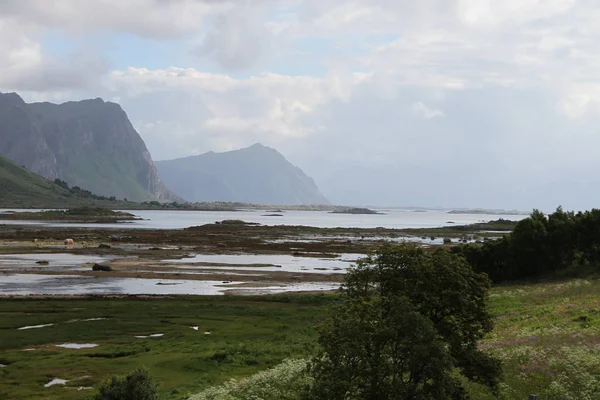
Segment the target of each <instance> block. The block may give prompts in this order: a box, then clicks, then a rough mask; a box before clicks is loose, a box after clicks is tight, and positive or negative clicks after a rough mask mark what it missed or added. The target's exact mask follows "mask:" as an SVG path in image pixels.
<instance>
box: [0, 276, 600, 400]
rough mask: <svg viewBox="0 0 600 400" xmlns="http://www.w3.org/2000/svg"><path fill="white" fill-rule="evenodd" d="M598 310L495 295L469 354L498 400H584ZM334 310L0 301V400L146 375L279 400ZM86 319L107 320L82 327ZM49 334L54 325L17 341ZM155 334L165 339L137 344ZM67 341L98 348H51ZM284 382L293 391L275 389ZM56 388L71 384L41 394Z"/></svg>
mask: <svg viewBox="0 0 600 400" xmlns="http://www.w3.org/2000/svg"><path fill="white" fill-rule="evenodd" d="M599 299H600V281H598V280H596V279H575V280H565V281H556V282H545V283H531V284H511V285H501V286H497V287H493V288H492V289H491V291H490V296H489V306H490V312H491V315H492V316H493V318H494V329H493V330H492V331H491V332H490V333H489V334H488V335H486V336H485V337H484V338H483V340H482V341H481V342H480V345H479V346H480V348H482V349H483V350H484V351H485V352H486V353H488V354H492V355H494V356H495V357H496V358H498V359H499V360H501V361H502V366H503V371H504V373H503V380H502V382H501V383H500V384H499V393H500V396H499V397H498V398H500V399H505V400H511V399H527V397H528V395H529V394H531V393H534V394H537V395H538V396H539V398H540V399H543V400H558V399H562V398H568V399H586V398H588V399H593V398H594V397H593V396H594V394H595V393H598V392H600V379H599V378H598V376H600V362H599V361H598V360H600V354H598V351H599V350H598V347H597V344H598V337H599V336H600V313H599V312H598V310H599V309H600V300H599ZM336 302H337V299H336V297H335V296H332V295H326V294H322V295H308V294H305V295H302V294H298V295H291V294H286V295H276V296H261V297H230V296H220V297H201V296H197V297H192V296H190V297H175V298H174V297H152V298H127V297H123V298H101V297H97V298H93V297H87V298H73V299H58V298H57V299H3V300H2V302H0V364H3V365H6V367H4V368H0V398H7V399H13V398H14V399H18V398H48V399H67V400H68V399H85V398H87V396H88V395H89V393H87V394H86V391H78V390H74V389H68V388H75V389H76V388H79V387H98V385H99V384H100V382H101V381H103V380H104V379H106V378H107V377H109V376H111V375H113V374H126V373H129V372H131V371H133V370H135V368H137V366H139V365H146V366H147V367H148V369H149V370H150V371H151V373H152V374H153V375H154V376H155V378H156V380H157V381H158V382H159V384H160V385H159V395H160V398H161V399H186V398H189V396H192V395H193V394H196V393H197V396H196V397H194V399H195V400H204V399H213V400H217V399H219V400H220V399H223V398H225V399H240V400H241V399H247V398H248V397H244V395H245V394H246V393H255V392H259V391H260V390H261V388H264V387H265V385H270V387H279V389H278V391H274V392H273V393H274V396H275V397H268V396H265V397H263V399H264V400H269V399H272V400H275V399H287V397H277V396H279V394H280V393H282V391H283V390H285V389H286V387H287V384H288V382H289V385H290V386H289V387H290V388H296V387H298V385H299V384H304V383H305V382H306V381H307V380H310V376H309V375H308V374H306V373H304V374H302V373H297V371H298V370H300V371H305V370H304V369H303V368H302V367H303V365H305V363H306V362H307V360H308V357H309V356H310V355H311V354H313V353H312V352H313V349H314V343H315V341H316V340H317V332H316V330H315V329H314V326H315V325H316V324H317V323H318V321H320V320H323V318H325V316H326V315H327V309H328V305H333V304H335V303H336ZM90 318H106V320H97V321H85V320H87V319H90ZM75 320H77V321H75ZM49 323H54V324H55V325H52V326H48V327H43V328H38V329H26V330H17V329H18V328H22V327H26V326H36V325H43V324H49ZM98 324H100V325H98ZM195 326H198V328H199V329H198V330H197V331H196V330H194V329H193V327H195ZM205 332H211V334H210V335H208V334H206V335H205ZM154 333H163V334H164V336H162V337H155V338H146V339H142V338H136V337H135V336H147V335H149V334H154ZM68 342H73V343H82V342H85V343H95V344H98V346H97V347H95V348H89V349H81V350H68V349H61V348H58V347H55V346H54V345H55V344H62V343H68ZM25 349H33V350H30V351H23V350H25ZM285 360H300V361H288V362H286V361H285ZM32 371H35V373H33V372H32ZM261 371H262V372H261ZM290 371H293V376H294V377H296V379H297V381H296V382H292V381H287V380H286V379H285V378H286V377H289V376H290ZM255 374H258V375H255ZM54 378H61V379H65V380H68V381H69V382H67V384H66V385H65V386H66V387H63V386H60V385H56V386H51V387H48V388H45V387H44V385H45V384H47V383H48V382H50V381H51V380H53V379H54ZM231 379H235V381H234V382H233V383H231V382H229V381H230V380H231ZM228 382H229V383H228ZM282 383H285V384H284V385H282ZM278 385H279V386H278ZM466 387H467V391H468V393H470V394H471V397H472V398H473V399H484V400H486V399H489V400H492V399H495V398H496V397H494V396H493V394H492V393H491V392H490V391H489V389H486V388H484V387H482V386H480V385H478V384H468V383H467V384H466ZM88 392H89V391H88ZM215 393H219V394H221V397H217V396H213V394H215ZM224 393H225V394H227V395H229V397H226V396H224V395H223V394H224ZM564 396H566V397H564ZM289 398H291V399H297V397H289Z"/></svg>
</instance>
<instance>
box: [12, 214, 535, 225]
mask: <svg viewBox="0 0 600 400" xmlns="http://www.w3.org/2000/svg"><path fill="white" fill-rule="evenodd" d="M5 211H7V210H0V225H1V224H7V225H47V226H53V227H99V228H101V227H105V228H123V229H126V228H138V229H139V228H147V229H183V228H187V227H190V226H197V225H204V224H212V223H214V222H217V221H223V220H226V219H241V220H244V221H246V222H256V223H259V224H262V225H304V226H314V227H319V228H335V227H341V228H354V227H356V228H377V227H384V228H397V229H402V228H432V227H439V226H451V225H466V224H472V223H476V222H481V221H491V220H497V219H498V218H504V219H509V220H514V221H519V220H521V219H523V218H525V217H526V216H524V215H502V216H500V215H492V214H448V212H447V211H440V210H435V211H427V212H415V211H405V210H379V211H381V212H384V213H386V214H385V215H350V214H331V213H329V212H326V211H285V212H283V213H281V214H283V216H281V217H267V216H265V214H268V213H267V212H266V211H260V210H249V211H172V210H161V211H156V210H152V211H148V210H139V211H131V210H127V212H130V213H133V214H135V215H136V216H138V217H141V218H143V220H142V221H135V222H127V223H121V224H77V223H71V224H69V223H49V222H36V221H3V220H2V216H1V213H2V212H5ZM24 211H25V210H24ZM451 222H452V223H451Z"/></svg>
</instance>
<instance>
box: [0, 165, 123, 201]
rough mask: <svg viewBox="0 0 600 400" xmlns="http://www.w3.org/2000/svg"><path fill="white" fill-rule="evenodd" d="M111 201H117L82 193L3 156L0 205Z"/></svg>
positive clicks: (0, 170) (0, 174)
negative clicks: (91, 196)
mask: <svg viewBox="0 0 600 400" xmlns="http://www.w3.org/2000/svg"><path fill="white" fill-rule="evenodd" d="M107 204H114V203H113V202H109V201H108V200H94V199H89V198H82V197H78V196H77V195H76V194H75V193H73V191H71V190H69V189H65V188H64V187H62V186H60V185H57V184H55V183H54V182H52V181H49V180H47V179H45V178H42V177H41V176H39V175H36V174H34V173H33V172H31V171H29V170H27V169H25V168H23V167H20V166H18V165H17V164H15V163H13V162H12V161H10V160H8V159H7V158H5V157H3V156H0V208H29V207H34V208H38V207H39V208H63V207H73V206H84V205H87V206H92V205H96V206H99V205H107Z"/></svg>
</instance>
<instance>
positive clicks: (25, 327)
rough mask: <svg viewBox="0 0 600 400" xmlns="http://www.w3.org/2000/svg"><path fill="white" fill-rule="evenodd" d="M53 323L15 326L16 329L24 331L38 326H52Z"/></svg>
mask: <svg viewBox="0 0 600 400" xmlns="http://www.w3.org/2000/svg"><path fill="white" fill-rule="evenodd" d="M52 325H54V324H44V325H31V326H22V327H20V328H17V330H18V331H24V330H27V329H39V328H45V327H47V326H52Z"/></svg>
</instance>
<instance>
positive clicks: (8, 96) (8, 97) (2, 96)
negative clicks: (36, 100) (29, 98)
mask: <svg viewBox="0 0 600 400" xmlns="http://www.w3.org/2000/svg"><path fill="white" fill-rule="evenodd" d="M0 101H1V102H2V103H3V104H6V103H15V104H25V101H23V99H22V98H21V96H19V95H18V94H17V93H15V92H10V93H2V92H0Z"/></svg>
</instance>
